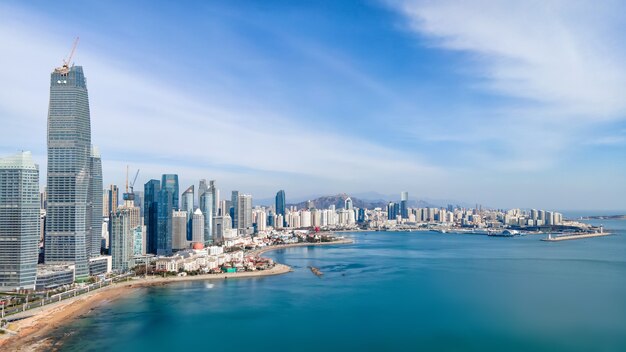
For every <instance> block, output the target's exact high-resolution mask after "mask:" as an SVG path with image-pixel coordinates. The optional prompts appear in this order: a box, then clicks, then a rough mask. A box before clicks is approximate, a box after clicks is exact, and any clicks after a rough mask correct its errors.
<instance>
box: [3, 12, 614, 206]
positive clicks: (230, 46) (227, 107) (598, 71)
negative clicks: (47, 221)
mask: <svg viewBox="0 0 626 352" xmlns="http://www.w3.org/2000/svg"><path fill="white" fill-rule="evenodd" d="M623 13H626V3H623V2H620V1H611V0H607V1H602V2H593V1H533V0H529V1H524V2H511V1H482V0H476V1H472V2H468V1H448V0H438V1H419V0H405V1H403V0H398V1H393V0H392V1H386V0H369V1H368V0H364V1H330V0H329V1H270V0H265V1H245V0H240V1H198V2H194V1H177V2H158V1H54V2H49V1H27V2H23V1H12V0H8V1H7V0H3V1H0V47H1V48H2V55H0V65H1V66H2V67H3V74H2V76H3V81H4V86H3V88H2V89H1V90H0V92H1V93H0V156H6V155H10V154H13V153H15V152H18V151H20V150H30V151H32V152H33V156H34V158H35V160H36V161H37V162H38V163H39V164H40V167H41V170H42V172H41V179H42V183H45V165H46V118H47V107H48V99H49V75H50V73H51V72H52V70H53V69H54V68H55V67H57V66H60V65H61V63H62V59H63V58H65V57H66V56H67V55H68V53H69V51H70V49H71V46H72V42H73V40H74V38H75V37H76V36H79V37H80V42H79V44H78V48H77V50H76V53H75V55H74V57H73V60H72V61H73V62H74V64H76V65H81V66H83V68H84V71H85V75H86V77H87V85H88V89H89V99H90V109H91V123H92V142H93V144H94V145H97V146H98V147H99V149H100V151H101V154H102V162H103V173H104V182H105V184H111V183H115V184H118V185H124V182H125V176H126V165H130V168H131V173H134V171H135V170H137V169H140V170H141V171H140V174H139V178H138V181H137V186H135V189H137V190H141V189H142V188H143V187H142V185H143V184H144V183H145V182H147V181H148V180H149V179H152V178H156V179H159V178H160V175H161V174H163V173H176V174H178V175H179V177H180V183H181V185H180V187H181V189H185V188H186V187H187V186H189V185H191V184H197V183H198V180H199V179H201V178H206V179H215V180H216V183H217V186H218V188H220V190H221V192H222V197H224V196H228V195H229V193H230V190H233V189H237V190H239V191H241V192H244V193H251V194H253V196H254V197H255V198H270V197H273V195H274V194H275V193H276V191H278V190H279V189H284V190H285V191H286V194H287V201H288V202H289V201H290V199H289V198H291V199H292V200H295V199H302V198H307V197H313V196H316V195H329V194H336V193H342V192H346V193H363V192H379V193H381V194H398V198H399V193H400V192H401V191H408V192H409V195H410V198H413V199H423V198H430V199H454V200H458V201H460V202H461V201H462V202H469V203H472V204H473V203H479V204H484V205H486V206H492V207H502V208H515V207H520V208H543V209H557V210H581V209H583V210H625V209H626V162H625V161H626V95H625V88H624V87H626V40H625V39H626V38H625V37H626V18H625V17H624V16H623V15H621V14H623ZM131 176H132V175H131Z"/></svg>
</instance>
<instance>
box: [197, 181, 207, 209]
mask: <svg viewBox="0 0 626 352" xmlns="http://www.w3.org/2000/svg"><path fill="white" fill-rule="evenodd" d="M208 190H209V185H208V184H207V183H206V179H204V178H203V179H201V180H200V183H199V184H198V204H200V196H201V195H203V194H204V192H206V191H208Z"/></svg>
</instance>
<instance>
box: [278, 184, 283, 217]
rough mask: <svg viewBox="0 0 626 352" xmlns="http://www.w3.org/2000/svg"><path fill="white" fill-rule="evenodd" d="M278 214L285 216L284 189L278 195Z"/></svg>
mask: <svg viewBox="0 0 626 352" xmlns="http://www.w3.org/2000/svg"><path fill="white" fill-rule="evenodd" d="M276 214H278V215H282V216H283V217H284V216H285V191H284V190H282V189H281V190H280V191H278V193H276Z"/></svg>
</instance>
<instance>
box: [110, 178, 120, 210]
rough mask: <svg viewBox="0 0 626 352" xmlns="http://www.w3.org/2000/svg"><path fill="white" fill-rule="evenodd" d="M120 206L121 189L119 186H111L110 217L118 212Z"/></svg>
mask: <svg viewBox="0 0 626 352" xmlns="http://www.w3.org/2000/svg"><path fill="white" fill-rule="evenodd" d="M119 204H120V189H119V188H118V187H117V185H110V186H109V214H108V215H109V216H112V215H114V214H115V213H116V212H117V206H118V205H119Z"/></svg>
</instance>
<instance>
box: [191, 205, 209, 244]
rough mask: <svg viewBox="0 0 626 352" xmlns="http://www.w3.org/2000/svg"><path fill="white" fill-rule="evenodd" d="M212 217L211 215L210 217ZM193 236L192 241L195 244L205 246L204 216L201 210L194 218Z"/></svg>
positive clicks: (197, 211) (197, 210)
mask: <svg viewBox="0 0 626 352" xmlns="http://www.w3.org/2000/svg"><path fill="white" fill-rule="evenodd" d="M208 216H210V214H209V215H208ZM192 219H193V220H192V235H191V241H192V242H193V243H202V244H204V242H205V241H204V215H202V211H201V210H200V209H196V211H195V212H194V213H193V216H192Z"/></svg>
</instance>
